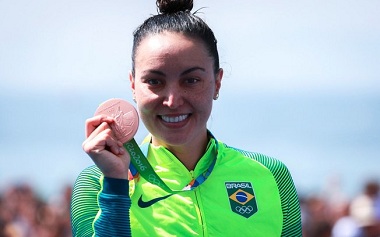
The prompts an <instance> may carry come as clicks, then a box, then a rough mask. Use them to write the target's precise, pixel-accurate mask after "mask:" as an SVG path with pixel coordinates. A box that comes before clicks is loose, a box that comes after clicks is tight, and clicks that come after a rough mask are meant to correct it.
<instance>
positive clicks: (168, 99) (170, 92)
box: [163, 87, 185, 109]
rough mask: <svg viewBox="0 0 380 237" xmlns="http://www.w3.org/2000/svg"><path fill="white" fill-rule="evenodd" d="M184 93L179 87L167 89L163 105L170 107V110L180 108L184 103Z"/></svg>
mask: <svg viewBox="0 0 380 237" xmlns="http://www.w3.org/2000/svg"><path fill="white" fill-rule="evenodd" d="M184 93H185V92H184V91H182V90H181V89H180V88H177V87H172V88H167V90H166V93H165V99H164V101H163V105H165V106H167V107H169V108H170V109H176V108H178V107H180V106H181V105H183V102H184V98H183V96H184Z"/></svg>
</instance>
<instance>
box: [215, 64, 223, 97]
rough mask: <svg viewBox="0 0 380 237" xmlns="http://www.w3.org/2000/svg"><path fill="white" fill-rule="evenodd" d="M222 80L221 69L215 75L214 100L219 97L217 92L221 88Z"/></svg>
mask: <svg viewBox="0 0 380 237" xmlns="http://www.w3.org/2000/svg"><path fill="white" fill-rule="evenodd" d="M222 78H223V69H222V68H219V71H218V72H217V73H216V74H215V92H214V99H217V98H218V97H219V90H220V87H221V86H222Z"/></svg>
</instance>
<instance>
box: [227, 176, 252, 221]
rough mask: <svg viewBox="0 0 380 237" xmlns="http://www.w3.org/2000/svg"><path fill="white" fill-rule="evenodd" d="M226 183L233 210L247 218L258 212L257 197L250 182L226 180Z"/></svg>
mask: <svg viewBox="0 0 380 237" xmlns="http://www.w3.org/2000/svg"><path fill="white" fill-rule="evenodd" d="M225 185H226V189H227V193H228V198H229V200H230V205H231V210H232V211H233V212H235V213H236V214H239V215H241V216H244V217H245V218H249V217H251V216H252V215H253V214H255V213H256V212H257V204H256V197H255V193H254V192H253V188H252V184H251V183H250V182H226V183H225Z"/></svg>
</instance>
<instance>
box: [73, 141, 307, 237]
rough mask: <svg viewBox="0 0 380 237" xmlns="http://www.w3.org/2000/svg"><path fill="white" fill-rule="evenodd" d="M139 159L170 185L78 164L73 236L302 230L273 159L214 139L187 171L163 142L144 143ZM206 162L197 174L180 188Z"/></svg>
mask: <svg viewBox="0 0 380 237" xmlns="http://www.w3.org/2000/svg"><path fill="white" fill-rule="evenodd" d="M147 159H148V161H149V163H150V164H151V166H152V167H153V169H154V170H155V171H156V173H157V174H158V176H159V177H160V178H161V179H162V180H163V181H164V182H165V183H166V184H167V186H169V187H170V188H171V189H172V190H177V192H175V193H168V192H166V191H165V190H163V189H161V188H160V187H158V186H156V185H154V184H152V183H154V180H150V181H151V182H148V181H147V180H145V179H144V178H143V177H141V176H140V175H137V176H135V177H134V179H133V180H131V181H129V182H128V181H127V180H118V179H111V178H104V177H103V176H102V174H101V172H100V170H99V169H98V168H97V167H96V166H91V167H89V168H86V169H85V170H84V171H83V172H82V173H81V174H80V176H79V177H78V179H77V181H76V183H75V186H74V191H73V197H72V206H71V216H72V230H73V236H92V235H95V236H131V234H132V236H165V237H166V236H218V237H219V236H236V235H239V236H265V237H268V236H292V237H293V236H301V235H302V234H301V216H300V207H299V201H298V197H297V193H296V189H295V187H294V184H293V181H292V178H291V175H290V173H289V171H288V169H287V168H286V166H285V165H284V164H283V163H281V162H280V161H278V160H276V159H273V158H270V157H267V156H264V155H261V154H258V153H252V152H245V151H242V150H238V149H235V148H231V147H228V146H226V145H225V144H224V143H222V142H217V141H216V140H214V139H210V143H209V146H208V148H207V151H206V152H205V154H204V155H203V157H202V158H201V159H200V160H199V162H198V163H197V166H196V168H195V169H194V170H193V171H188V170H187V169H186V167H185V166H183V164H182V163H181V162H180V161H179V160H178V159H177V158H176V157H175V156H174V155H173V154H172V153H170V152H169V151H168V150H166V149H165V148H163V147H153V146H152V145H150V146H149V150H148V158H147ZM215 159H216V162H215V163H213V161H214V160H215ZM213 164H214V166H213V167H214V168H213V169H212V171H211V173H210V174H209V176H207V178H206V179H205V181H204V182H202V183H201V184H200V185H199V186H197V187H196V188H194V189H192V190H183V189H184V188H185V187H186V186H187V185H188V184H189V183H192V181H193V180H194V178H196V177H198V176H202V174H204V173H207V171H208V169H209V167H210V165H213ZM185 189H186V188H185ZM181 190H183V191H181Z"/></svg>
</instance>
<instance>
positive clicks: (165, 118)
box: [160, 114, 190, 123]
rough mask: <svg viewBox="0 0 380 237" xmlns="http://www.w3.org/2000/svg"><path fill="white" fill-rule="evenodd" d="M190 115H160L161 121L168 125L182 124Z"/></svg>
mask: <svg viewBox="0 0 380 237" xmlns="http://www.w3.org/2000/svg"><path fill="white" fill-rule="evenodd" d="M189 116H190V114H182V115H177V116H167V115H160V117H161V119H162V120H163V121H164V122H166V123H180V122H182V121H184V120H185V119H187V118H188V117H189Z"/></svg>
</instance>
